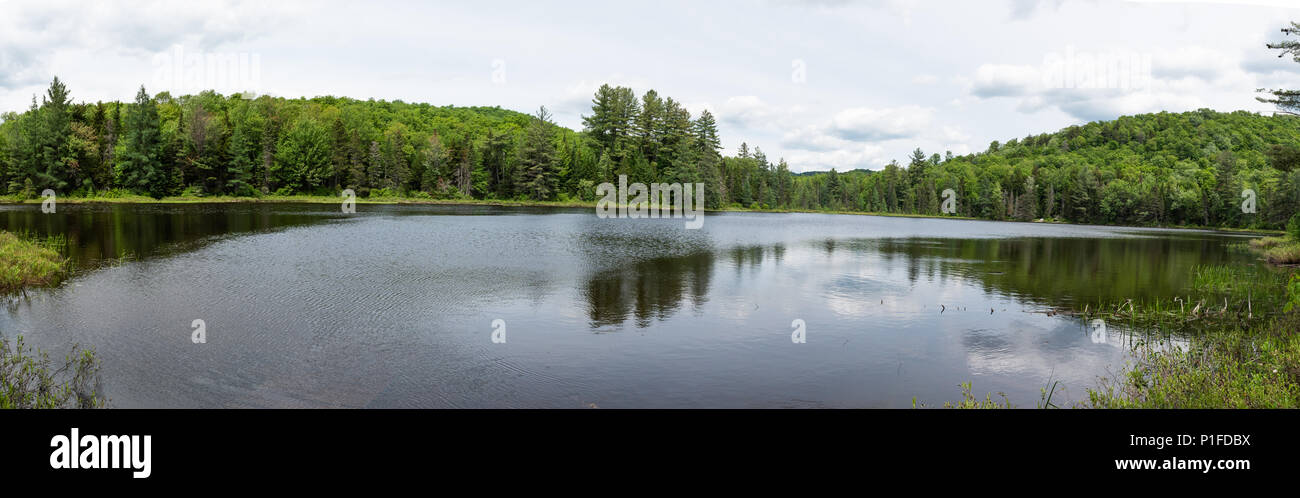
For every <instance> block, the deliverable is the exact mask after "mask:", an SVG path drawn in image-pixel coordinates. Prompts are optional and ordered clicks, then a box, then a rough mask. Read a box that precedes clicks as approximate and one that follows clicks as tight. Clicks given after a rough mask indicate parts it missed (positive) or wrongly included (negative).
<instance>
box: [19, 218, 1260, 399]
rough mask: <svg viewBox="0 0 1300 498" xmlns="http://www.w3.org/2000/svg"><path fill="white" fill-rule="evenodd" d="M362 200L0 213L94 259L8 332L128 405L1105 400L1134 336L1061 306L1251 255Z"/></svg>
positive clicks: (829, 224) (1166, 288)
mask: <svg viewBox="0 0 1300 498" xmlns="http://www.w3.org/2000/svg"><path fill="white" fill-rule="evenodd" d="M339 211H340V210H339V206H338V205H311V204H221V205H67V204H65V205H60V206H58V211H57V213H55V214H42V213H41V212H40V209H39V206H36V205H25V206H14V205H10V206H0V229H4V230H25V231H27V232H32V233H36V234H63V235H65V236H66V237H67V238H68V241H69V246H70V253H71V257H72V258H73V260H74V262H75V264H76V266H77V268H78V270H77V274H76V276H75V277H74V278H72V279H71V280H70V281H68V282H66V283H65V284H64V285H62V286H60V287H58V288H55V289H48V290H38V291H29V292H28V293H27V296H26V297H21V296H19V297H11V298H9V300H8V312H7V313H5V314H3V316H2V317H0V333H2V334H4V335H5V336H7V337H13V336H15V335H18V334H22V335H24V336H25V337H26V338H27V339H28V340H29V341H30V342H31V343H32V344H34V345H37V346H40V347H43V348H47V349H49V350H51V351H52V352H53V353H55V354H56V355H58V354H61V353H62V352H64V351H66V350H67V348H68V347H70V346H71V345H72V344H73V343H80V344H82V345H86V346H93V347H94V348H95V349H96V350H97V351H98V352H99V354H100V357H101V358H102V360H103V380H104V388H105V390H106V392H107V394H108V396H109V397H110V404H111V406H115V407H562V408H580V407H589V406H592V405H595V406H598V407H602V408H622V407H910V406H911V403H912V398H913V397H916V399H917V400H918V401H919V402H922V403H925V404H928V405H930V406H937V405H940V404H942V402H943V401H954V400H957V399H959V397H960V389H959V387H958V384H959V383H960V382H964V381H971V382H973V383H974V385H975V391H976V392H977V393H981V394H982V393H985V392H999V391H1001V392H1005V393H1006V394H1007V395H1008V396H1009V397H1010V398H1011V400H1012V401H1013V402H1015V403H1017V404H1020V405H1022V406H1030V407H1032V406H1034V403H1035V402H1036V401H1038V399H1039V389H1040V388H1043V387H1044V386H1045V385H1046V384H1047V383H1048V380H1049V379H1052V380H1053V381H1056V380H1059V381H1061V382H1062V384H1063V385H1064V386H1065V387H1066V389H1067V390H1066V391H1065V392H1064V393H1063V395H1062V394H1058V395H1057V398H1056V400H1060V399H1061V398H1062V396H1063V397H1064V398H1067V399H1069V400H1077V399H1081V398H1084V397H1086V393H1085V392H1084V389H1085V388H1088V387H1093V386H1095V385H1096V381H1097V378H1098V376H1104V375H1109V374H1111V373H1114V372H1118V371H1119V370H1121V369H1122V368H1123V366H1124V362H1125V359H1126V357H1127V354H1128V350H1129V348H1128V345H1127V344H1126V341H1125V339H1126V338H1125V337H1124V335H1123V334H1121V333H1119V331H1118V330H1116V328H1111V329H1110V331H1109V334H1104V335H1103V334H1098V333H1095V332H1094V331H1093V330H1091V328H1090V327H1088V326H1086V324H1084V323H1082V322H1080V321H1079V320H1077V319H1072V318H1066V317H1061V316H1059V315H1057V316H1049V315H1047V314H1045V313H1043V312H1042V311H1044V310H1046V309H1048V308H1049V307H1050V306H1053V305H1063V304H1069V303H1072V302H1096V301H1097V300H1098V299H1107V298H1112V297H1126V298H1127V297H1143V296H1153V295H1160V296H1171V295H1173V294H1174V293H1176V292H1178V291H1179V290H1180V289H1181V288H1182V287H1183V285H1184V284H1186V283H1187V279H1188V278H1189V273H1190V269H1191V268H1192V266H1194V265H1197V264H1221V263H1226V262H1234V261H1241V260H1244V259H1249V256H1248V255H1246V254H1243V253H1241V252H1239V251H1229V250H1227V249H1226V248H1225V245H1226V243H1230V242H1240V241H1241V240H1242V239H1241V238H1239V237H1233V236H1229V235H1224V234H1217V233H1211V232H1198V231H1173V230H1154V229H1121V228H1108V227H1090V226H1066V225H1043V224H1028V223H999V222H984V221H957V220H939V219H914V218H887V217H873V216H836V215H817V214H758V213H710V214H709V215H707V216H706V218H705V223H704V228H703V229H701V230H685V229H684V228H683V222H682V220H680V219H676V220H644V219H634V220H628V219H623V220H616V219H599V218H597V217H596V214H595V212H594V211H593V210H588V209H576V210H574V209H540V208H498V207H480V206H473V207H468V206H414V205H410V206H373V205H364V204H362V205H358V206H357V213H356V214H354V215H344V214H342V213H340V212H339ZM195 319H202V320H204V322H205V324H206V332H207V343H206V344H193V343H192V342H191V340H190V335H191V332H192V329H191V323H192V322H193V321H194V320H195ZM497 319H500V320H504V322H505V337H506V342H505V343H493V341H492V340H491V337H492V333H493V325H492V323H493V321H494V320H497ZM796 319H799V320H803V323H804V324H805V327H806V328H805V333H806V343H802V344H796V343H793V342H792V341H791V333H792V331H793V330H794V327H792V325H791V324H792V322H793V321H794V320H796Z"/></svg>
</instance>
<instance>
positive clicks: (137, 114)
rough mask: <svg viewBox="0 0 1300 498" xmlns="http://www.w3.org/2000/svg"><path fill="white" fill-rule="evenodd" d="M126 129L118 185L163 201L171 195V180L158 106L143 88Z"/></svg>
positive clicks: (129, 116)
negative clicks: (169, 192)
mask: <svg viewBox="0 0 1300 498" xmlns="http://www.w3.org/2000/svg"><path fill="white" fill-rule="evenodd" d="M125 125H126V126H125V127H126V144H125V145H126V147H125V150H124V152H123V154H122V157H121V160H120V161H119V162H118V164H117V169H116V176H117V183H118V184H119V185H122V186H124V187H126V188H128V189H131V190H134V191H136V192H140V193H145V194H148V195H151V196H153V197H155V198H159V199H161V198H162V197H163V196H165V195H166V194H167V191H168V188H169V185H170V178H168V175H167V174H166V173H165V172H164V170H163V164H162V154H163V147H162V131H161V130H160V129H159V121H158V104H157V103H156V102H155V101H154V99H152V98H150V97H149V93H148V92H146V91H145V89H144V87H143V86H142V87H140V91H139V92H138V93H136V96H135V105H133V106H132V107H131V108H129V109H128V110H127V115H126V123H125Z"/></svg>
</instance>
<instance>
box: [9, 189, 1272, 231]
mask: <svg viewBox="0 0 1300 498" xmlns="http://www.w3.org/2000/svg"><path fill="white" fill-rule="evenodd" d="M41 202H43V200H42V199H39V198H36V199H24V200H17V199H12V198H0V205H24V204H40V203H41ZM58 202H59V203H63V204H245V203H250V204H255V203H301V204H335V203H341V202H343V201H342V199H341V198H340V197H331V196H319V195H287V196H275V195H269V196H263V197H235V196H214V197H163V198H161V199H155V198H153V197H148V196H136V195H131V196H123V197H68V198H59V199H58ZM356 203H357V204H371V205H401V204H412V205H444V206H496V207H550V208H588V209H595V207H596V201H534V200H526V201H516V200H507V199H428V198H418V197H379V198H357V199H356ZM703 211H704V212H708V213H808V214H834V215H851V216H881V217H890V218H929V219H946V220H965V221H997V222H1004V223H1032V224H1048V225H1075V226H1095V227H1109V228H1161V229H1171V230H1201V231H1211V232H1224V233H1232V234H1240V235H1273V236H1276V235H1282V234H1284V233H1286V232H1285V231H1284V230H1275V229H1267V228H1237V227H1207V226H1199V225H1099V224H1095V223H1074V222H1070V221H1061V220H1055V219H1053V220H1045V219H1038V220H1033V221H1023V220H993V219H988V218H976V217H971V216H945V215H935V214H920V213H877V212H868V211H846V210H811V209H771V208H768V209H761V208H760V209H749V208H743V207H741V208H736V207H729V208H723V209H704V210H703Z"/></svg>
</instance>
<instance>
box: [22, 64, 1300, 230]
mask: <svg viewBox="0 0 1300 498" xmlns="http://www.w3.org/2000/svg"><path fill="white" fill-rule="evenodd" d="M583 125H584V127H583V130H581V131H574V130H569V129H567V128H564V127H561V126H558V125H556V124H554V123H553V122H552V120H551V115H550V113H549V112H548V111H547V110H546V109H545V108H541V109H539V110H538V111H537V113H535V114H532V115H526V114H523V113H518V112H514V111H510V110H504V109H500V108H496V107H455V106H446V107H438V106H432V105H428V104H417V103H406V102H402V101H392V102H389V101H376V100H367V101H361V100H355V99H349V98H342V97H332V96H326V97H315V98H310V99H307V98H299V99H286V98H276V97H270V96H259V97H253V98H250V97H246V96H244V95H238V94H237V95H231V96H223V95H220V94H217V93H214V92H203V93H200V94H198V95H186V96H175V97H174V96H171V95H170V94H168V93H166V92H164V93H160V94H157V95H150V94H149V93H148V92H147V91H146V90H145V89H144V88H141V89H140V91H139V92H138V93H137V95H136V97H135V100H134V101H133V102H130V103H123V102H96V103H93V104H92V103H74V102H73V101H72V98H71V93H70V91H69V89H68V87H67V86H66V85H65V83H64V82H63V81H61V80H60V79H58V78H57V77H56V78H54V81H52V82H51V84H50V86H49V89H48V90H47V91H46V93H45V95H43V96H41V98H40V99H39V101H38V100H37V98H36V97H33V99H32V104H31V107H30V108H29V109H28V110H27V111H26V112H23V113H12V112H11V113H5V114H4V115H3V122H0V187H2V188H5V189H7V192H8V193H9V194H10V195H13V196H18V197H24V198H30V197H33V196H35V195H37V194H38V193H39V192H41V191H43V190H44V189H53V190H54V191H56V192H58V193H59V194H60V195H73V196H92V195H101V196H111V195H115V194H120V193H136V194H144V195H150V196H153V197H159V198H160V197H164V196H213V195H232V196H261V195H272V194H274V195H293V194H317V195H338V192H339V191H340V190H342V189H348V188H350V189H353V190H354V191H356V192H357V193H358V195H360V196H363V197H365V196H370V197H397V196H401V197H410V198H436V199H519V200H539V201H550V200H559V201H577V200H594V198H595V186H596V185H597V184H599V183H602V182H606V181H616V178H617V177H618V175H627V176H628V177H629V179H630V181H634V182H643V183H651V182H669V183H672V182H679V183H695V182H701V183H704V185H705V188H706V196H705V199H706V206H707V207H708V208H711V209H720V208H754V209H798V210H837V211H864V212H881V213H900V214H932V215H937V214H940V206H941V203H942V202H943V200H944V199H943V197H942V194H943V192H944V191H945V190H947V189H951V190H952V191H953V192H954V193H955V200H956V206H957V212H956V213H955V214H958V215H963V216H970V217H978V218H987V219H1007V220H1033V219H1041V218H1047V219H1057V220H1065V221H1072V222H1082V223H1115V224H1136V225H1202V226H1231V227H1268V228H1276V227H1281V226H1282V225H1284V224H1285V220H1286V219H1287V218H1288V217H1289V216H1291V214H1292V213H1295V212H1297V211H1300V168H1296V165H1297V163H1300V121H1297V118H1293V117H1290V116H1272V117H1269V116H1261V115H1257V114H1252V113H1248V112H1244V111H1238V112H1234V113H1219V112H1214V111H1210V110H1199V111H1193V112H1186V113H1158V114H1146V115H1138V116H1125V117H1121V118H1119V119H1116V120H1113V121H1105V122H1093V123H1088V124H1086V125H1081V126H1071V127H1068V128H1065V129H1063V130H1060V131H1058V132H1055V133H1048V134H1040V135H1030V136H1027V137H1024V138H1022V139H1012V140H1009V141H1007V142H1006V143H1000V142H993V143H991V144H990V145H989V147H988V149H987V150H985V151H982V152H978V153H974V154H967V155H961V156H954V155H953V154H952V153H950V152H949V153H946V154H944V155H942V156H940V155H939V154H932V155H926V154H925V153H924V152H922V151H921V150H920V149H917V150H916V151H914V152H913V153H912V154H911V156H910V157H908V158H907V159H906V163H904V164H900V163H898V162H891V163H890V164H888V165H887V166H885V167H884V168H883V169H882V170H879V171H871V170H853V171H849V172H844V173H841V172H837V171H835V170H834V169H832V170H831V171H828V172H819V173H814V174H801V175H796V174H793V173H791V172H790V169H789V165H788V164H787V163H786V162H785V160H784V159H778V160H777V161H776V162H775V163H773V162H772V161H770V160H769V159H768V157H767V156H766V155H765V154H764V153H763V151H762V150H761V149H760V148H758V147H753V148H751V147H750V146H749V145H748V144H747V143H742V144H741V146H740V147H739V149H738V150H737V151H736V152H735V153H734V154H731V155H724V154H723V152H722V148H721V139H720V137H719V132H718V125H717V122H716V120H715V118H714V116H713V115H712V114H711V113H710V112H708V111H707V110H706V111H702V112H701V113H700V114H699V115H698V116H692V114H691V112H689V111H688V110H686V109H685V108H684V107H683V106H682V104H681V103H680V102H678V101H676V100H674V99H673V98H671V97H662V96H660V95H659V94H658V93H657V92H655V91H654V90H649V91H647V92H645V93H644V94H642V95H640V96H639V97H638V96H637V95H636V93H635V92H634V91H633V90H632V89H630V88H626V87H616V86H610V85H602V86H601V87H600V88H599V89H598V90H597V91H596V93H595V95H594V96H593V99H592V108H591V112H590V114H589V115H585V116H583ZM1246 189H1250V190H1251V191H1253V192H1255V197H1254V199H1255V201H1256V203H1257V206H1256V212H1255V213H1249V212H1245V213H1244V212H1242V211H1243V210H1242V209H1241V204H1242V202H1243V201H1244V199H1243V197H1242V192H1243V191H1244V190H1246Z"/></svg>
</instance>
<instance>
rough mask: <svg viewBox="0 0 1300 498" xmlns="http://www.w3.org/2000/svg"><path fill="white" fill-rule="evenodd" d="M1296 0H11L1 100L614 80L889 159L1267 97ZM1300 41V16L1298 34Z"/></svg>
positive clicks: (568, 97)
mask: <svg viewBox="0 0 1300 498" xmlns="http://www.w3.org/2000/svg"><path fill="white" fill-rule="evenodd" d="M1291 20H1297V21H1300V0H1239V1H1226V0H1224V1H1209V0H1200V1H1155V0H1148V1H1129V0H981V1H942V2H941V1H921V0H861V1H854V0H814V1H795V0H765V1H763V0H756V1H747V2H724V1H718V2H714V1H710V2H699V1H684V2H677V1H671V0H660V1H655V2H644V1H643V2H617V1H612V0H605V1H594V2H585V1H557V2H536V1H500V2H498V1H490V0H476V1H464V2H455V1H442V2H435V3H427V2H384V1H369V2H357V3H341V2H297V1H274V2H272V1H265V0H262V1H237V0H229V1H217V0H213V1H194V0H191V1H186V2H93V3H83V2H71V1H63V0H35V1H27V0H0V112H9V111H22V110H25V109H27V108H28V107H29V106H30V105H31V101H32V97H33V95H40V94H43V93H44V91H45V89H46V87H47V86H48V84H49V81H50V79H51V78H52V77H53V76H55V75H58V76H59V78H60V79H62V80H64V81H65V82H66V83H67V85H68V87H69V88H70V90H71V93H72V97H73V99H74V100H77V101H86V102H94V101H99V100H131V99H132V98H133V97H134V95H135V92H136V91H137V90H138V89H139V87H140V86H141V85H144V86H145V87H146V88H147V90H148V91H149V92H150V93H158V92H161V91H169V92H171V93H172V94H174V95H179V94H189V93H197V92H198V91H200V90H203V89H208V88H213V89H216V90H218V91H220V92H222V93H225V94H229V93H234V92H245V91H249V92H254V93H256V94H268V95H275V96H282V97H290V98H296V97H302V96H306V97H311V96H319V95H335V96H346V97H352V98H357V99H370V98H374V99H383V100H402V101H406V102H428V103H431V104H434V105H457V106H500V107H503V108H506V109H513V110H517V111H522V112H529V113H531V112H534V111H536V110H537V108H538V107H539V106H546V107H547V108H548V109H549V110H550V111H551V112H552V113H553V114H554V116H555V120H556V122H558V123H559V124H561V125H564V126H567V127H570V128H573V129H581V128H582V115H584V114H590V107H591V97H592V94H593V93H594V91H595V89H596V88H597V87H599V86H600V85H601V84H602V83H609V84H611V85H622V86H628V87H631V88H632V89H633V90H635V91H636V93H637V94H638V95H640V94H642V93H644V92H645V91H646V90H649V89H654V90H655V91H657V92H658V93H659V94H660V95H661V96H666V97H672V98H674V99H675V100H677V101H679V102H682V103H683V104H684V105H685V106H686V107H687V108H688V109H689V110H691V111H692V115H698V114H699V113H700V112H701V111H702V110H704V109H708V110H709V111H710V112H712V113H713V114H714V115H715V116H716V117H717V119H718V121H719V128H720V133H721V135H722V143H723V147H724V148H725V149H726V153H727V154H734V153H735V151H736V150H737V149H738V148H739V147H740V145H741V143H742V142H743V143H747V144H748V145H749V147H750V148H751V149H752V148H754V147H758V148H761V149H762V150H763V152H764V153H765V154H766V155H767V156H768V158H769V159H770V160H772V161H775V160H776V159H777V158H785V159H786V161H787V162H788V163H789V165H790V169H791V170H793V171H797V172H798V171H811V170H826V169H830V168H836V169H838V170H840V171H846V170H850V169H854V168H869V169H879V168H881V167H883V166H884V165H885V164H887V163H888V162H889V161H890V160H898V161H899V162H906V160H907V156H908V154H909V153H910V152H911V151H912V150H913V149H915V148H918V147H919V148H921V149H922V150H923V151H924V152H925V153H926V154H931V153H940V154H942V153H944V152H946V151H951V152H952V153H954V154H957V155H961V154H967V153H971V152H979V151H983V150H985V149H986V148H987V147H988V145H989V143H990V142H991V141H994V140H998V141H1006V140H1009V139H1012V138H1017V137H1024V136H1026V135H1031V134H1035V135H1036V134H1039V133H1044V132H1051V131H1056V130H1059V129H1061V128H1064V127H1066V126H1070V125H1074V124H1081V123H1086V122H1089V121H1094V120H1108V119H1114V118H1115V117H1117V116H1121V115H1129V114H1138V113H1146V112H1158V111H1171V112H1179V111H1187V110H1194V109H1199V108H1210V109H1215V110H1219V111H1234V110H1247V111H1251V112H1269V111H1271V110H1272V108H1271V107H1270V106H1269V105H1268V104H1263V103H1260V102H1257V101H1256V100H1255V97H1256V96H1257V95H1258V94H1257V93H1256V92H1255V90H1256V89H1257V88H1300V63H1296V62H1295V61H1293V60H1291V59H1290V58H1289V57H1287V58H1278V57H1277V53H1276V51H1271V50H1269V49H1267V48H1266V47H1265V44H1266V43H1268V42H1275V41H1281V40H1284V39H1286V36H1285V35H1283V34H1282V33H1281V32H1280V29H1281V28H1283V27H1285V26H1286V25H1287V23H1288V22H1290V21H1291ZM1291 38H1292V39H1296V40H1300V36H1295V37H1291Z"/></svg>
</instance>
